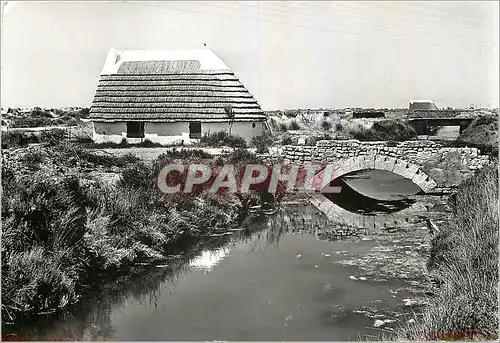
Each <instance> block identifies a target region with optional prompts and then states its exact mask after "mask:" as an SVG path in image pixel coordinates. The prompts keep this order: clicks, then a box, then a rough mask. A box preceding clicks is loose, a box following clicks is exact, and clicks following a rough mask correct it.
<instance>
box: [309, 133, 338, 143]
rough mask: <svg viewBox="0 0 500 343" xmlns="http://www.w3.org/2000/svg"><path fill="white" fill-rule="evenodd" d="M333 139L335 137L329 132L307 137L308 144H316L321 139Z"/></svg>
mask: <svg viewBox="0 0 500 343" xmlns="http://www.w3.org/2000/svg"><path fill="white" fill-rule="evenodd" d="M332 139H333V137H332V136H330V135H328V134H324V135H323V136H312V137H307V138H306V145H310V146H315V145H316V143H317V142H319V141H324V140H332Z"/></svg>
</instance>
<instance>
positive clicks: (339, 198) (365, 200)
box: [324, 178, 415, 215]
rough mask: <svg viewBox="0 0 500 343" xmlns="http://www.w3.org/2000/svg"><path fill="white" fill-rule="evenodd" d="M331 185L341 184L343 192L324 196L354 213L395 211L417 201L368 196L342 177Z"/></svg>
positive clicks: (374, 213) (372, 213)
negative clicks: (357, 190)
mask: <svg viewBox="0 0 500 343" xmlns="http://www.w3.org/2000/svg"><path fill="white" fill-rule="evenodd" d="M331 185H332V186H340V187H341V192H340V193H324V196H325V197H326V198H327V199H329V200H330V201H332V202H333V203H335V204H336V205H338V206H339V207H341V208H343V209H345V210H346V211H349V212H352V213H357V214H364V215H377V214H382V213H384V214H388V213H395V212H399V211H401V210H404V209H405V208H408V207H410V206H411V205H412V204H414V203H415V200H413V199H401V200H377V199H374V198H370V197H367V196H365V195H362V194H360V193H358V192H356V191H355V190H354V189H353V188H351V187H350V186H349V185H348V184H347V183H346V182H345V181H344V180H343V179H342V178H340V179H337V180H335V181H333V182H332V183H331Z"/></svg>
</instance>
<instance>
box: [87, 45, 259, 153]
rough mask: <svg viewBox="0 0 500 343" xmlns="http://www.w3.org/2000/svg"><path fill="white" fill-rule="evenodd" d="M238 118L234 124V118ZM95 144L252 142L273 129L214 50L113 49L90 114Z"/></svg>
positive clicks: (253, 100) (253, 99) (104, 68)
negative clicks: (211, 135)
mask: <svg viewBox="0 0 500 343" xmlns="http://www.w3.org/2000/svg"><path fill="white" fill-rule="evenodd" d="M231 116H234V121H233V122H232V124H231V119H230V117H231ZM90 118H91V120H92V122H93V124H94V130H93V139H94V141H95V142H98V143H101V142H115V143H120V142H121V141H122V140H123V139H125V140H126V141H127V142H129V143H140V142H142V141H144V140H146V139H148V140H150V141H152V142H155V143H160V144H172V143H180V142H183V143H185V144H189V141H190V139H197V138H200V137H201V135H203V134H205V133H208V132H217V131H222V130H225V131H228V130H229V127H230V126H231V132H232V133H233V134H236V135H239V136H242V137H243V138H245V140H247V142H248V141H250V140H251V139H252V138H253V137H255V136H260V135H262V134H263V132H264V131H265V130H266V129H267V126H266V116H265V115H264V113H263V111H262V109H261V108H260V106H259V104H258V103H257V101H256V100H255V98H254V97H253V96H252V94H250V93H249V92H248V90H247V89H246V88H245V86H244V85H243V84H242V83H241V82H240V81H239V79H238V78H237V77H236V76H235V75H234V73H233V72H232V71H231V70H230V69H229V68H228V67H227V66H226V64H224V62H223V61H222V60H221V59H220V58H219V57H217V56H216V55H215V54H214V53H213V52H212V51H211V50H209V49H208V48H205V49H191V50H166V51H146V50H128V51H118V50H115V49H111V50H110V51H109V53H108V56H107V58H106V62H105V63H104V67H103V68H102V72H101V74H100V77H99V83H98V86H97V90H96V92H95V96H94V100H93V102H92V106H91V110H90Z"/></svg>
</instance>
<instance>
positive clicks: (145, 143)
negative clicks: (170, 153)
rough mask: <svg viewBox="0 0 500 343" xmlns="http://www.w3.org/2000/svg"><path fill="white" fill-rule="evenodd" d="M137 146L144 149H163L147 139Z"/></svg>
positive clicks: (158, 144)
mask: <svg viewBox="0 0 500 343" xmlns="http://www.w3.org/2000/svg"><path fill="white" fill-rule="evenodd" d="M135 146H138V147H142V148H159V147H162V145H161V144H160V143H153V142H151V141H150V140H149V139H147V138H146V139H145V140H143V141H142V142H140V143H139V144H135Z"/></svg>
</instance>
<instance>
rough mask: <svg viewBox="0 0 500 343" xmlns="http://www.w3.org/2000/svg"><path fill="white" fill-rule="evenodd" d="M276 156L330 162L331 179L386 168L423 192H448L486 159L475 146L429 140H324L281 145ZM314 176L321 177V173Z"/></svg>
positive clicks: (298, 161)
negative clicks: (296, 144)
mask: <svg viewBox="0 0 500 343" xmlns="http://www.w3.org/2000/svg"><path fill="white" fill-rule="evenodd" d="M280 155H281V157H282V158H283V159H284V162H285V163H293V164H299V165H307V164H314V163H318V164H320V163H328V164H332V165H333V166H334V170H333V174H332V177H330V179H331V180H334V179H336V178H338V177H341V176H343V175H346V174H349V173H352V172H356V171H361V170H369V169H379V170H387V171H390V172H393V173H395V174H398V175H401V176H403V177H405V178H407V179H409V180H411V181H413V182H414V183H415V184H416V185H418V186H419V187H420V188H421V189H422V190H423V191H424V192H425V193H431V192H432V193H443V192H447V191H450V189H452V188H455V187H457V186H459V185H460V184H461V183H462V182H463V181H464V180H465V179H467V178H469V177H470V176H472V175H473V174H474V173H475V171H477V170H478V169H481V168H482V167H483V166H484V165H485V164H486V163H487V162H488V161H489V157H488V156H484V155H481V154H480V152H479V150H478V149H476V148H467V147H465V148H450V147H445V146H443V145H441V144H440V143H437V142H433V141H405V142H399V143H391V142H361V141H358V140H324V141H319V142H317V143H316V146H302V145H301V146H295V145H286V146H283V147H282V149H281V152H280ZM316 178H319V179H321V180H322V178H323V175H322V172H321V173H318V174H317V176H316Z"/></svg>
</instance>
